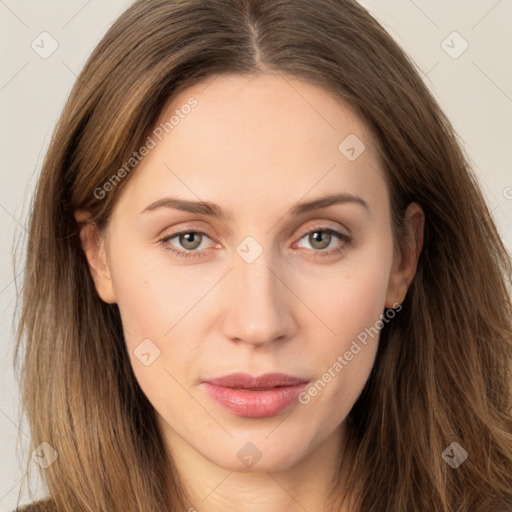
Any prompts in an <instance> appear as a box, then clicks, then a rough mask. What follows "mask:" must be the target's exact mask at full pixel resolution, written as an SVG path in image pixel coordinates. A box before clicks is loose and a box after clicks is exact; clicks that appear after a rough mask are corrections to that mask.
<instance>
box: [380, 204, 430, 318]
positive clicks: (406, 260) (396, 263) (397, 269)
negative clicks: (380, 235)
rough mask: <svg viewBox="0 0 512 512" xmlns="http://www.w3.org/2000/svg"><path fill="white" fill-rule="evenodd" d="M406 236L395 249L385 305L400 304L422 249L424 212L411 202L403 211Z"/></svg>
mask: <svg viewBox="0 0 512 512" xmlns="http://www.w3.org/2000/svg"><path fill="white" fill-rule="evenodd" d="M405 217H406V219H405V221H406V224H407V227H408V237H407V241H406V243H405V246H404V247H403V248H402V253H400V251H398V250H397V251H395V255H394V259H393V268H392V271H391V275H390V278H389V282H388V289H387V293H386V304H385V305H386V307H387V308H393V307H394V306H396V304H397V303H399V304H401V303H402V302H403V301H404V299H405V296H406V294H407V291H408V289H409V286H410V285H411V283H412V280H413V278H414V276H415V274H416V269H417V267H418V260H419V257H420V254H421V252H422V250H423V240H424V227H425V214H424V212H423V209H422V208H421V206H419V205H418V204H417V203H411V204H410V205H409V206H408V207H407V210H406V212H405Z"/></svg>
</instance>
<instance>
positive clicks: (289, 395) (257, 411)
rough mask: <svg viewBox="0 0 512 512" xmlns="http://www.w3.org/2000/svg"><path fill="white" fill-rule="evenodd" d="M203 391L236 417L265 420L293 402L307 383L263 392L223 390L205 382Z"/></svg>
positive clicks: (234, 389)
mask: <svg viewBox="0 0 512 512" xmlns="http://www.w3.org/2000/svg"><path fill="white" fill-rule="evenodd" d="M204 385H205V390H206V392H207V393H208V394H209V395H210V397H211V398H213V399H214V400H215V401H216V402H217V403H219V404H220V405H221V406H223V407H224V408H225V409H227V410H228V411H230V412H231V413H233V414H235V415H237V416H245V417H246V418H266V417H268V416H274V415H275V414H278V413H279V412H281V411H282V410H284V409H285V408H286V407H288V406H289V405H290V404H292V403H293V402H294V401H295V400H297V398H298V396H299V395H300V393H301V391H302V390H303V389H304V388H305V387H306V386H307V382H303V383H301V384H295V385H293V386H282V387H277V388H273V389H267V390H263V391H251V390H249V389H237V388H225V387H222V386H215V385H214V384H210V383H209V382H205V383H204Z"/></svg>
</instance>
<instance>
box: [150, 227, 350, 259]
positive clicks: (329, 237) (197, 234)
mask: <svg viewBox="0 0 512 512" xmlns="http://www.w3.org/2000/svg"><path fill="white" fill-rule="evenodd" d="M305 237H308V238H307V241H308V243H310V244H311V245H312V247H313V249H312V250H313V251H314V252H316V253H318V255H319V256H321V257H328V256H334V255H337V254H340V253H341V252H342V251H343V250H344V249H345V248H346V245H347V244H348V243H350V237H349V236H347V235H345V234H343V233H341V232H339V231H337V230H335V229H332V228H330V227H327V226H318V227H314V228H313V229H310V230H309V231H306V232H305V233H303V234H302V235H301V238H300V240H299V242H295V244H293V246H292V248H293V249H295V248H297V247H300V248H301V247H302V246H300V245H298V244H299V243H300V241H301V240H302V239H304V238H305ZM175 238H176V239H177V241H176V242H175V243H177V244H178V245H179V246H181V247H182V248H183V250H182V249H179V248H177V247H176V245H175V244H174V243H171V241H172V240H174V239H175ZM205 238H209V239H210V240H211V238H210V236H208V234H207V233H205V232H204V231H201V230H188V231H180V232H178V233H173V234H171V235H169V236H167V237H165V238H163V239H162V240H160V245H162V247H163V248H164V249H165V250H166V251H169V252H172V253H173V254H175V255H176V256H178V257H180V258H181V257H185V258H190V257H200V256H204V255H205V254H204V253H205V251H206V250H207V248H202V249H199V248H200V247H201V245H202V243H203V241H204V239H205ZM336 239H337V240H338V241H339V242H338V244H337V245H335V246H334V247H331V248H329V246H331V242H333V241H336Z"/></svg>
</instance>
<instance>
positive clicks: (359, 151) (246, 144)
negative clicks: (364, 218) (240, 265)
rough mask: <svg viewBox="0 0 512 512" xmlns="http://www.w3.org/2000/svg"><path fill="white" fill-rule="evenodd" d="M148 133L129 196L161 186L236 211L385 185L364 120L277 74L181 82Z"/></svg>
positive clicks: (319, 91)
mask: <svg viewBox="0 0 512 512" xmlns="http://www.w3.org/2000/svg"><path fill="white" fill-rule="evenodd" d="M190 105H194V106H193V107H192V108H191V107H190ZM171 121H172V122H171ZM155 130H159V131H158V132H155ZM155 130H154V131H153V134H155V133H157V134H158V137H157V136H155V135H152V137H153V139H154V140H155V141H156V145H155V147H154V149H152V150H151V151H150V152H149V154H148V155H147V156H146V157H145V158H144V159H143V160H142V161H141V163H140V164H139V166H138V167H137V169H136V172H135V175H134V176H133V177H132V179H131V181H132V182H133V183H130V184H129V185H130V186H129V187H128V188H129V189H131V190H130V192H129V193H128V194H129V195H131V196H132V199H133V200H134V201H135V202H137V201H139V200H142V199H141V198H142V197H144V199H145V200H148V199H151V200H156V199H158V198H159V197H161V196H162V195H163V194H164V193H165V192H169V193H173V194H174V195H180V196H182V197H186V198H190V199H193V200H198V199H204V200H211V201H214V202H217V203H222V204H225V205H226V208H230V209H232V210H238V207H242V208H249V206H250V205H252V207H254V206H255V200H258V201H259V202H261V204H258V205H257V209H260V208H261V207H262V206H263V207H264V206H265V204H266V205H270V204H271V203H282V202H285V203H286V206H290V205H291V204H292V203H294V202H297V201H299V200H300V199H301V198H303V197H304V196H305V195H307V196H308V197H306V198H307V199H309V198H314V197H316V196H318V195H322V194H325V193H326V192H327V193H333V192H334V193H336V192H346V193H350V194H354V195H360V196H361V195H362V196H366V197H367V198H368V196H371V195H380V196H382V195H383V192H385V190H383V188H384V189H385V183H384V180H383V176H382V172H381V170H380V168H379V165H378V155H377V151H376V144H374V141H373V138H372V136H371V134H370V133H369V131H368V130H367V129H366V127H365V125H364V123H363V122H362V121H361V120H360V119H359V118H358V117H357V116H356V115H355V114H354V113H353V111H352V110H351V109H350V107H349V106H348V105H345V104H343V103H342V102H340V101H339V100H338V99H336V98H334V97H333V96H332V95H331V94H330V93H329V92H327V91H326V90H324V89H323V88H320V87H318V86H315V85H312V84H310V83H307V82H304V81H300V80H297V79H295V78H291V77H289V76H285V75H282V74H278V73H277V74H260V75H250V76H241V75H219V76H215V77H213V78H211V79H209V80H208V81H205V82H202V83H199V84H196V85H194V86H192V87H189V88H188V89H185V90H183V91H181V92H180V93H179V94H177V95H175V96H174V97H173V98H172V99H171V100H170V101H169V102H168V103H167V105H166V106H165V107H164V109H163V110H162V112H161V113H160V115H159V117H158V120H157V122H156V124H155ZM384 195H385V194H384ZM157 196H158V197H157ZM234 196H236V197H237V198H238V200H239V204H238V206H233V197H234ZM139 202H140V201H139ZM231 207H232V208H231Z"/></svg>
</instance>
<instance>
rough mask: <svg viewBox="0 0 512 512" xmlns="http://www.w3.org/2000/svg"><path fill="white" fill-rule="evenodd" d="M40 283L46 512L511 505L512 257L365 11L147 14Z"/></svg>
mask: <svg viewBox="0 0 512 512" xmlns="http://www.w3.org/2000/svg"><path fill="white" fill-rule="evenodd" d="M195 238H197V240H195ZM196 242H197V243H196ZM317 244H319V245H317ZM26 265H27V267H26V274H25V282H24V295H23V304H22V317H21V321H20V325H19V331H18V340H17V354H18V358H19V357H20V353H21V347H22V346H23V347H24V352H23V366H22V370H23V371H22V375H21V376H22V380H21V385H22V393H23V397H22V399H23V403H24V406H25V408H26V411H27V414H28V420H29V423H30V426H31V429H32V436H33V448H34V453H35V455H34V454H31V458H32V459H34V460H36V461H38V462H39V465H40V467H41V468H42V474H43V477H44V479H45V481H46V482H47V484H48V488H49V494H50V495H49V499H48V500H46V501H42V502H40V503H38V506H39V507H40V508H39V510H52V511H59V512H61V511H62V512H63V511H68V510H73V511H84V512H85V511H91V510H94V511H96V510H97V511H100V510H101V511H107V510H108V511H126V510H144V511H146V512H149V511H153V510H154V511H157V510H158V511H162V510H169V511H171V510H172V511H175V510H188V511H189V512H192V511H194V510H197V511H201V512H203V511H206V512H216V511H220V510H222V511H234V510H244V511H255V510H258V511H271V510H272V511H275V510H283V511H284V510H287V511H295V510H309V511H315V512H316V511H322V512H324V511H327V512H330V511H343V512H348V511H351V512H354V511H357V512H366V511H379V512H388V511H389V512H391V511H404V512H406V511H407V512H409V511H429V512H430V511H442V512H449V511H450V512H451V511H458V512H462V511H464V512H470V511H471V512H473V511H482V512H484V511H485V512H488V511H501V512H505V511H511V510H512V435H511V434H512V413H511V411H512V396H511V394H512V389H511V382H512V375H511V367H512V307H511V301H510V296H509V295H508V290H507V286H508V285H509V284H510V276H511V263H510V259H509V256H508V254H507V252H506V250H505V247H504V245H503V243H502V241H501V240H500V237H499V235H498V233H497V230H496V227H495V225H494V223H493V221H492V218H491V216H490V213H489V210H488V208H487V206H486V204H485V202H484V199H483V197H482V194H481V192H480V190H479V187H478V184H477V181H476V179H475V177H474V175H473V173H472V171H471V169H470V167H469V165H468V163H467V161H466V160H465V158H464V156H463V153H462V151H461V149H460V147H459V146H458V143H457V139H456V136H455V134H454V131H453V128H452V127H451V125H450V123H449V122H448V120H447V119H446V117H445V116H444V115H443V113H442V111H441V110H440V108H439V106H438V105H437V103H436V102H435V100H434V99H433V97H432V95H431V94H430V93H429V91H428V90H427V88H426V87H425V85H424V84H423V82H422V80H421V78H420V77H419V76H418V74H417V72H416V71H415V69H414V67H413V65H412V64H411V63H410V61H409V60H408V59H407V57H406V56H405V55H404V53H403V52H402V50H401V49H400V48H399V47H398V46H397V45H396V43H395V42H394V41H393V40H392V39H391V37H390V36H389V35H388V34H387V33H386V32H385V31H384V29H383V28H382V27H381V26H380V25H379V24H378V23H377V22H376V21H375V20H374V19H373V18H372V17H371V16H370V15H369V14H368V13H367V12H366V11H365V10H364V9H363V8H361V7H360V6H359V5H358V4H357V3H356V2H354V1H351V0H318V1H315V2H309V1H307V0H279V1H275V0H272V1H270V0H208V1H205V0H181V1H180V0H149V1H142V0H140V1H137V2H135V3H134V4H133V5H132V6H131V7H130V8H129V9H128V10H127V11H126V12H125V13H124V14H123V15H122V16H121V17H120V18H119V19H118V20H117V22H116V23H115V24H114V25H113V26H112V28H111V29H110V30H109V31H108V33H107V34H106V36H105V37H104V38H103V40H102V41H101V42H100V44H99V45H98V47H97V48H96V49H95V51H94V52H93V54H92V56H91V57H90V59H89V61H88V62H87V64H86V66H85V68H84V69H83V71H82V73H81V75H80V77H79V78H78V80H77V83H76V85H75V87H74V89H73V91H72V93H71V96H70V98H69V100H68V103H67V105H66V107H65V109H64V111H63V114H62V117H61V119H60V122H59V124H58V126H57V129H56V131H55V134H54V136H53V139H52V143H51V147H50V149H49V151H48V154H47V157H46V160H45V162H44V165H43V169H42V172H41V176H40V180H39V184H38V187H37V191H36V195H35V199H34V205H33V215H32V219H31V225H30V232H29V240H28V252H27V263H26ZM30 460H31V459H30Z"/></svg>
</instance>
